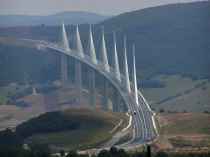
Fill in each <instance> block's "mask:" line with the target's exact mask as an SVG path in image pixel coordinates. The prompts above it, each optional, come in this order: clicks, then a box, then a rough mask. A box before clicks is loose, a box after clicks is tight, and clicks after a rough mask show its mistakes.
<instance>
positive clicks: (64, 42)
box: [62, 23, 70, 51]
mask: <svg viewBox="0 0 210 157" xmlns="http://www.w3.org/2000/svg"><path fill="white" fill-rule="evenodd" d="M62 46H63V48H64V50H65V51H70V47H69V41H68V37H67V33H66V29H65V25H64V23H63V24H62Z"/></svg>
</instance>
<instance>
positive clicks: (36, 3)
mask: <svg viewBox="0 0 210 157" xmlns="http://www.w3.org/2000/svg"><path fill="white" fill-rule="evenodd" d="M192 1H198V0H0V14H27V15H29V14H30V15H48V14H53V13H56V12H61V11H75V10H76V11H91V12H96V13H101V14H106V15H116V14H119V13H122V12H126V11H131V10H137V9H141V8H146V7H151V6H157V5H162V4H168V3H181V2H192Z"/></svg>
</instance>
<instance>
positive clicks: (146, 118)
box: [16, 39, 158, 148]
mask: <svg viewBox="0 0 210 157" xmlns="http://www.w3.org/2000/svg"><path fill="white" fill-rule="evenodd" d="M16 40H18V43H19V44H20V43H22V44H27V45H30V46H33V47H35V48H37V49H51V50H54V51H57V52H59V53H62V54H65V55H67V56H70V57H73V58H74V59H76V60H78V61H80V62H82V63H84V64H86V65H88V66H90V67H91V68H93V69H94V70H96V71H97V72H99V73H100V74H102V75H103V76H104V77H105V78H106V79H107V80H108V81H110V82H111V83H112V85H113V86H114V87H115V88H116V89H117V91H118V92H119V93H120V95H121V96H122V98H123V100H124V102H125V104H126V105H127V107H128V109H129V112H130V114H131V115H132V117H133V121H132V132H133V138H132V139H131V140H130V141H129V142H127V143H125V144H122V145H121V146H122V147H123V148H128V147H137V146H139V145H143V144H148V143H151V142H152V141H153V140H155V138H156V137H157V136H158V132H157V128H156V125H155V121H154V116H155V114H154V113H153V111H152V110H151V108H150V107H149V105H148V103H147V101H146V100H145V98H144V97H143V95H142V94H141V92H140V91H139V94H138V96H139V105H137V104H136V102H135V101H134V96H133V95H134V94H133V93H132V94H128V93H127V91H126V90H125V88H124V86H123V85H122V84H121V83H120V82H119V81H118V80H117V79H116V77H115V73H114V70H113V69H112V68H110V72H107V71H106V70H105V69H104V67H103V65H102V63H100V61H98V64H97V65H96V64H94V63H93V62H92V61H91V58H90V57H89V56H88V55H86V54H85V55H84V57H81V56H79V55H78V54H79V53H78V52H77V51H76V50H71V51H70V52H69V51H66V50H64V49H63V48H61V47H60V46H59V45H58V44H55V43H50V42H46V41H41V40H31V39H16ZM122 80H124V76H122Z"/></svg>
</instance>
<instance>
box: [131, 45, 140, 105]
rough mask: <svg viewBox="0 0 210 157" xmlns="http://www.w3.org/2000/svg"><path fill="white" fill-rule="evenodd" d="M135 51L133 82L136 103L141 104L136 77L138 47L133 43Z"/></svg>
mask: <svg viewBox="0 0 210 157" xmlns="http://www.w3.org/2000/svg"><path fill="white" fill-rule="evenodd" d="M132 51H133V83H134V94H135V95H134V97H135V101H136V104H137V105H139V97H138V84H137V77H136V55H135V53H136V47H135V45H133V47H132Z"/></svg>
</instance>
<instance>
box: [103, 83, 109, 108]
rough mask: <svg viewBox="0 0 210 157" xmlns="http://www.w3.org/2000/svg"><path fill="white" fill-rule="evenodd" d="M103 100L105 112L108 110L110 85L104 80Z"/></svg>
mask: <svg viewBox="0 0 210 157" xmlns="http://www.w3.org/2000/svg"><path fill="white" fill-rule="evenodd" d="M102 93H103V98H102V108H103V109H104V110H108V108H109V107H108V105H109V104H108V103H109V84H108V82H107V81H106V80H105V79H104V83H103V92H102Z"/></svg>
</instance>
